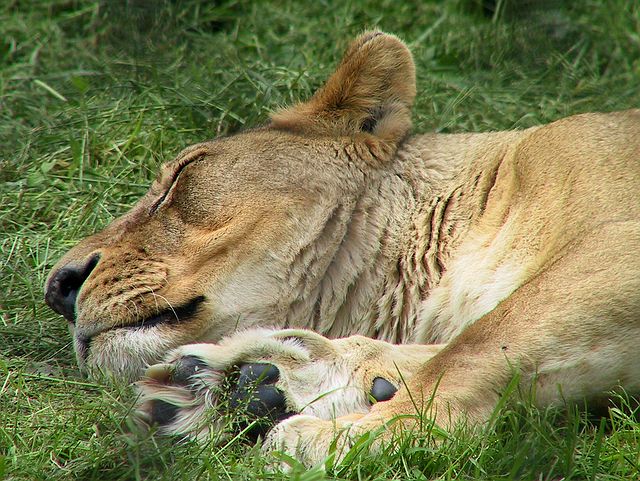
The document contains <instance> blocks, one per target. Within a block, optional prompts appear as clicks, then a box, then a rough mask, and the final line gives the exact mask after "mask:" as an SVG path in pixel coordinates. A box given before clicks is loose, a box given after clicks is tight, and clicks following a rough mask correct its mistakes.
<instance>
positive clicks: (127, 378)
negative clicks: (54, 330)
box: [74, 327, 185, 383]
mask: <svg viewBox="0 0 640 481" xmlns="http://www.w3.org/2000/svg"><path fill="white" fill-rule="evenodd" d="M163 331H164V332H163ZM166 331H167V330H166V329H160V328H157V327H149V328H144V329H135V330H132V329H112V330H110V331H107V332H104V333H102V334H99V335H97V336H95V337H94V338H93V339H92V340H91V343H90V344H89V345H87V344H84V343H82V341H79V340H78V339H76V341H75V342H74V345H75V351H76V358H77V361H78V366H79V367H80V370H81V372H83V373H84V374H85V375H86V376H87V377H88V378H90V379H93V380H96V381H107V382H110V383H113V382H116V383H131V382H135V381H137V380H139V379H140V378H141V377H142V375H143V373H144V371H145V369H146V368H147V367H148V366H149V365H151V364H155V363H157V362H160V361H162V360H163V359H164V358H165V357H166V356H167V354H168V353H169V352H170V351H171V350H172V349H175V348H176V347H178V346H180V345H181V344H184V343H185V342H184V340H183V339H182V336H179V335H175V333H171V332H166Z"/></svg>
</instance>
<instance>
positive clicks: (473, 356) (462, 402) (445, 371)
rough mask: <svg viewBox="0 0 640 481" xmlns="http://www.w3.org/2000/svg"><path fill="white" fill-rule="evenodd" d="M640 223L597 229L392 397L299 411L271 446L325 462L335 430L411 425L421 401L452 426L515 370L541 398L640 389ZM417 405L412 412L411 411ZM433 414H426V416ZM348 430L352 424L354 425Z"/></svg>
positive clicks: (495, 393)
mask: <svg viewBox="0 0 640 481" xmlns="http://www.w3.org/2000/svg"><path fill="white" fill-rule="evenodd" d="M638 252H640V225H639V224H638V223H637V222H627V223H612V224H608V225H606V226H604V227H602V228H600V229H599V230H598V231H597V232H592V233H590V235H588V236H587V237H585V239H583V240H582V241H581V242H580V243H579V244H576V245H572V246H569V247H568V248H567V250H566V252H564V254H563V255H562V256H560V257H559V258H558V259H557V260H556V261H555V262H553V263H551V264H550V265H549V267H548V268H547V269H546V270H545V271H544V272H542V273H540V274H539V275H538V276H536V277H535V278H534V279H533V280H532V281H530V282H529V283H528V284H525V285H523V286H522V287H520V288H519V289H518V290H517V291H516V292H514V294H513V295H512V296H511V297H509V298H508V299H507V300H505V301H503V302H502V303H501V304H500V305H498V307H496V309H495V310H494V311H492V312H491V313H489V314H488V315H486V316H484V317H482V318H481V319H479V320H478V321H476V322H475V323H474V324H473V325H472V326H470V327H469V328H467V329H466V330H465V331H464V332H463V333H462V334H461V335H460V336H458V337H457V338H456V339H455V340H453V341H452V342H451V343H450V344H449V345H448V346H447V347H446V348H444V349H443V350H442V351H441V352H440V353H439V354H438V355H436V356H435V357H433V358H432V359H431V360H429V361H428V362H426V363H425V364H424V365H422V366H421V367H420V369H419V370H418V371H417V373H416V374H415V375H414V376H413V377H411V378H410V379H409V380H408V383H407V388H406V389H405V388H401V389H400V390H399V392H398V393H397V394H396V395H395V396H394V397H393V398H392V399H391V400H390V401H387V402H383V403H378V404H376V405H375V406H373V407H372V409H371V410H370V412H369V413H367V414H365V415H363V416H359V417H354V416H351V417H349V418H342V419H338V420H336V421H335V422H333V423H331V422H326V421H321V420H319V419H316V418H312V417H310V416H294V417H291V418H289V419H287V420H286V421H284V422H282V423H280V424H279V425H278V426H276V427H275V428H274V429H273V430H272V432H271V433H270V435H269V437H268V439H267V442H266V443H265V447H266V448H267V449H279V450H285V451H288V452H289V453H291V454H293V455H295V456H297V457H298V458H299V459H300V460H301V461H303V462H304V463H305V464H308V465H312V464H315V463H317V462H320V461H321V460H322V459H323V458H324V457H325V456H326V455H327V453H328V449H329V446H330V445H331V443H332V442H334V437H335V435H336V433H342V436H341V438H340V443H339V445H342V446H345V447H346V448H348V446H349V445H350V442H351V439H352V437H353V436H355V435H358V434H360V433H362V432H366V431H369V430H372V429H375V428H377V427H380V426H383V425H385V423H386V422H388V421H391V420H392V419H394V418H396V419H398V418H397V417H398V416H401V418H400V419H399V422H397V424H394V425H395V426H398V425H402V426H404V427H408V426H411V425H412V424H413V423H414V422H415V419H417V416H414V417H412V416H411V415H415V414H416V413H417V411H418V412H419V413H420V414H421V415H423V416H424V417H426V419H431V420H433V421H435V422H436V423H437V424H438V425H439V426H441V427H443V428H445V429H446V428H450V427H451V426H452V425H455V424H456V423H457V422H459V421H462V420H466V421H468V422H472V423H478V422H484V421H486V420H487V419H489V416H490V415H491V413H492V411H493V410H494V409H495V406H496V403H497V401H498V398H499V396H500V393H501V391H502V390H504V389H505V387H506V386H507V385H508V383H509V382H510V381H511V380H512V379H513V375H514V373H515V372H519V373H520V374H521V379H522V381H523V382H531V381H534V380H535V382H536V389H535V390H534V392H535V394H536V399H535V400H536V402H538V403H539V404H541V405H548V404H550V403H554V402H561V400H563V399H567V400H572V399H580V398H585V397H586V398H589V397H592V396H594V395H596V394H599V393H603V392H606V391H608V390H610V389H612V388H615V387H616V386H622V387H624V388H625V389H627V390H628V391H631V392H637V391H638V390H640V357H638V355H637V345H638V342H639V341H640V260H639V258H638ZM407 415H409V416H407ZM423 419H424V418H423ZM347 433H348V434H347Z"/></svg>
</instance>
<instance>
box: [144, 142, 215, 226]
mask: <svg viewBox="0 0 640 481" xmlns="http://www.w3.org/2000/svg"><path fill="white" fill-rule="evenodd" d="M196 153H197V154H198V155H187V156H185V157H182V158H179V159H178V161H177V162H176V167H175V168H174V169H173V171H172V172H171V177H170V180H169V185H168V186H167V188H166V189H165V190H164V193H163V194H162V195H161V196H160V198H159V199H158V200H157V201H155V202H154V203H153V205H152V206H151V207H150V208H149V215H153V214H154V213H155V212H156V211H157V210H158V209H159V208H160V206H161V205H162V204H163V203H164V201H165V200H166V199H167V197H168V196H169V193H170V192H171V190H172V189H173V187H174V186H175V185H176V182H177V181H178V178H179V177H180V174H181V173H182V172H183V170H184V169H185V167H187V166H188V165H190V164H192V163H194V162H195V161H197V160H200V159H201V158H202V157H203V154H202V153H200V152H196Z"/></svg>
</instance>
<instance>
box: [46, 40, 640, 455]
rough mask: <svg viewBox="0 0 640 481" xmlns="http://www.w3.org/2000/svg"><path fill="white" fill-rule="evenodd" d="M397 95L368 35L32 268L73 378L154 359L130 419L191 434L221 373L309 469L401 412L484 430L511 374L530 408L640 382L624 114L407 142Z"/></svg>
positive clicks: (392, 48) (388, 46) (632, 146)
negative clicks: (246, 390) (255, 120)
mask: <svg viewBox="0 0 640 481" xmlns="http://www.w3.org/2000/svg"><path fill="white" fill-rule="evenodd" d="M415 92H416V86H415V69H414V64H413V60H412V57H411V54H410V53H409V51H408V49H407V47H406V46H405V45H404V44H403V43H402V42H401V41H400V40H399V39H398V38H396V37H394V36H393V35H388V34H384V33H381V32H378V31H374V32H367V33H364V34H363V35H361V36H360V37H359V38H357V39H356V40H355V41H354V42H353V43H352V44H351V46H350V47H349V48H348V50H347V51H346V54H345V56H344V59H343V60H342V62H341V63H340V64H339V66H338V68H337V70H336V71H335V73H334V74H333V75H332V76H331V77H330V78H329V79H328V81H327V82H326V84H325V85H324V87H322V88H321V89H320V90H319V91H318V92H317V93H316V94H315V95H314V96H313V97H312V98H311V99H310V100H309V101H308V102H306V103H301V104H299V105H295V106H293V107H291V108H288V109H285V110H282V111H279V112H277V113H275V114H274V115H273V116H272V118H271V120H270V122H269V123H268V124H267V125H266V126H264V127H260V128H257V129H254V130H249V131H246V132H244V133H241V134H238V135H234V136H231V137H228V138H221V139H216V140H213V141H209V142H204V143H201V144H198V145H195V146H192V147H189V148H188V149H186V150H184V151H183V152H182V153H181V154H180V155H179V156H178V157H177V159H175V160H174V161H171V162H169V163H167V164H165V165H164V166H163V168H162V170H161V173H160V175H159V176H158V178H157V180H156V181H155V182H154V183H153V185H152V186H151V188H150V190H149V192H148V193H147V194H146V195H145V196H144V197H143V198H142V199H141V200H140V201H139V202H138V203H137V204H136V205H135V206H134V207H133V208H132V209H131V211H130V212H128V213H127V214H125V215H124V216H122V217H121V218H119V219H117V220H116V221H114V222H113V223H112V224H111V225H109V226H108V227H107V228H106V229H104V230H103V231H102V232H100V233H98V234H95V235H93V236H91V237H89V238H88V239H85V240H84V241H82V242H81V243H80V244H78V245H77V246H76V247H75V248H73V249H72V250H71V251H70V252H69V253H68V254H67V255H66V256H64V257H63V259H62V260H60V262H59V263H58V264H57V265H56V266H55V268H54V269H53V270H52V272H51V274H50V276H49V279H48V281H47V286H46V300H47V302H48V303H49V305H50V306H51V307H52V308H53V309H55V310H56V311H57V312H59V313H60V314H62V315H63V316H64V317H65V318H66V319H67V320H68V321H69V324H70V328H71V332H72V335H73V339H74V346H75V350H76V353H77V358H78V363H79V364H80V366H81V368H83V369H86V370H87V371H88V372H89V373H96V372H98V371H106V372H108V373H111V374H112V375H114V376H116V377H120V378H126V379H131V380H135V379H137V378H139V377H140V376H141V375H143V373H144V370H145V368H146V367H147V366H148V365H152V364H154V363H157V362H159V361H162V360H164V363H162V364H157V365H153V366H151V367H149V368H148V369H147V371H146V375H145V376H144V377H143V380H142V381H141V382H140V383H139V385H140V390H141V393H142V396H141V401H140V413H141V415H142V416H143V417H146V418H147V419H148V420H149V421H155V422H157V423H159V424H160V425H161V428H160V429H161V430H162V431H164V432H167V433H177V434H181V435H194V436H203V435H206V434H207V433H208V432H209V431H211V430H212V429H213V428H214V427H216V428H217V426H218V424H219V423H218V421H217V419H216V417H215V409H216V406H217V405H218V398H219V396H218V394H219V393H220V391H221V389H222V388H221V387H220V386H221V385H222V386H224V385H226V384H228V382H226V384H225V383H224V382H222V381H225V377H226V376H229V375H230V374H229V373H230V372H231V371H232V370H233V369H234V368H239V369H240V374H239V375H238V374H234V376H235V377H234V378H233V379H236V380H237V381H236V382H237V383H238V384H243V383H245V382H246V381H247V380H249V381H250V380H252V379H256V378H257V379H258V381H259V382H258V384H259V385H258V387H257V389H258V391H259V392H258V397H259V398H260V399H261V400H262V405H261V407H259V408H257V410H258V411H260V409H262V410H263V411H265V412H268V413H270V415H272V417H273V418H274V419H275V420H281V419H283V418H285V417H287V416H289V417H288V418H287V419H286V420H284V421H282V422H281V423H279V424H277V425H276V426H275V428H273V429H271V431H270V433H269V434H268V436H267V439H266V441H265V446H266V448H267V449H270V448H278V449H284V450H287V451H289V452H291V453H293V454H294V455H296V456H298V458H300V459H301V460H302V461H303V462H304V463H306V464H309V465H311V464H314V463H317V462H319V461H320V460H322V459H323V458H324V456H326V454H327V452H328V450H329V446H330V444H331V442H332V441H333V439H334V437H335V436H336V435H337V434H342V436H341V438H340V439H341V441H342V442H343V443H344V445H347V446H348V444H349V442H350V440H351V439H352V438H353V435H356V434H358V433H362V432H365V431H368V430H371V429H373V428H376V427H378V426H381V425H383V424H384V423H386V422H388V421H390V420H392V419H394V418H396V417H397V416H398V415H403V414H405V415H410V414H415V413H416V411H418V412H421V414H422V415H425V416H427V418H429V419H432V420H433V421H435V422H436V423H437V424H439V425H440V426H441V427H443V428H445V429H446V428H448V427H451V426H452V425H453V424H455V423H456V422H458V421H459V420H461V419H462V418H464V419H466V420H467V421H469V422H472V423H481V422H483V421H485V420H487V419H488V416H489V415H490V414H491V412H492V410H493V409H494V406H495V405H496V402H497V400H498V398H499V396H500V393H501V391H502V390H503V389H504V388H505V386H507V384H508V383H509V382H510V380H511V379H512V376H513V374H514V372H517V373H519V377H520V382H522V383H523V384H525V385H526V384H527V383H529V384H531V383H532V382H533V383H534V384H535V389H534V390H532V392H534V393H535V402H537V403H539V404H540V405H549V404H552V403H554V402H559V401H561V400H571V399H582V398H585V397H586V398H592V397H595V396H598V395H599V394H601V393H604V392H606V391H608V390H611V389H614V388H616V387H618V386H621V387H624V388H625V389H626V390H628V391H630V392H637V391H638V388H639V387H640V356H638V354H637V346H638V343H639V342H640V111H627V112H618V113H612V114H583V115H577V116H574V117H570V118H566V119H563V120H559V121H557V122H554V123H552V124H549V125H546V126H541V127H534V128H530V129H527V130H523V131H510V132H495V133H481V134H473V133H472V134H455V135H440V134H423V135H417V136H409V131H410V127H411V107H412V103H413V100H414V96H415ZM265 328H270V329H265ZM278 329H283V330H278ZM234 332H235V333H236V334H234ZM225 336H230V337H227V338H226V339H224V340H222V341H221V339H223V338H225ZM346 336H351V337H346ZM219 341H221V342H220V343H219V344H215V343H216V342H219ZM194 342H198V343H199V344H190V343H194ZM167 354H168V355H167ZM227 381H228V379H227ZM243 385H244V384H243ZM241 387H242V386H240V387H239V388H238V390H237V391H236V394H237V393H238V392H240V395H242V389H240V388H241ZM436 388H437V389H436ZM231 390H232V391H233V388H232V389H231ZM396 390H397V393H396ZM394 393H395V395H394ZM236 394H233V393H232V397H233V396H235V395H236ZM371 397H373V398H374V399H376V400H378V401H385V400H386V402H378V403H373V404H372V402H371ZM208 408H213V411H211V410H209V411H208V412H207V413H205V411H207V409H208ZM211 412H213V413H214V414H213V415H211ZM274 413H275V414H274ZM292 414H293V415H292ZM401 422H402V425H403V427H411V424H412V422H413V421H412V418H411V416H403V417H402V421H401ZM346 427H349V428H350V429H349V430H346V429H343V428H346Z"/></svg>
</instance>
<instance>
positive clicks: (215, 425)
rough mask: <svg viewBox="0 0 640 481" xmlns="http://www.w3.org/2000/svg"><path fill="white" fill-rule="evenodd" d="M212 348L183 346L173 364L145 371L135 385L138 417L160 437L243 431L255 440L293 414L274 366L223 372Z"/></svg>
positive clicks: (232, 368)
mask: <svg viewBox="0 0 640 481" xmlns="http://www.w3.org/2000/svg"><path fill="white" fill-rule="evenodd" d="M216 347H217V346H215V345H194V346H185V347H183V348H181V350H180V351H181V353H179V354H178V355H177V357H176V358H175V360H173V361H171V362H168V363H163V364H156V365H153V366H151V367H149V369H147V372H146V373H145V377H144V378H143V379H142V380H141V381H140V382H139V383H138V388H139V391H140V394H141V396H140V402H139V406H138V411H137V415H138V419H141V420H143V421H145V422H146V423H147V424H152V425H157V426H158V427H159V431H160V432H161V433H163V434H174V435H182V436H184V435H188V436H192V437H196V438H203V437H206V436H207V435H208V434H209V433H215V434H216V435H218V436H220V435H224V434H226V433H229V432H231V431H234V432H237V431H238V430H240V429H246V431H247V434H248V435H249V436H250V437H256V436H257V435H259V434H263V433H264V432H266V430H268V429H269V428H270V427H271V426H273V425H274V424H276V423H277V422H279V421H281V420H283V419H286V418H287V417H289V416H291V415H292V414H294V413H293V412H290V411H289V410H288V408H287V406H286V400H285V396H284V394H283V393H282V391H281V390H280V389H278V388H277V387H276V383H277V382H278V380H279V378H280V371H279V370H278V368H277V367H276V366H274V365H273V364H268V363H247V364H240V365H237V366H227V367H226V368H225V366H220V365H216V363H215V362H212V361H211V356H212V353H211V352H210V351H215V350H216ZM203 349H205V350H206V351H207V352H206V353H205V355H203V352H202V350H203ZM214 357H215V354H214ZM232 413H234V414H235V415H232ZM228 427H232V429H226V428H228ZM223 437H224V436H223Z"/></svg>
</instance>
